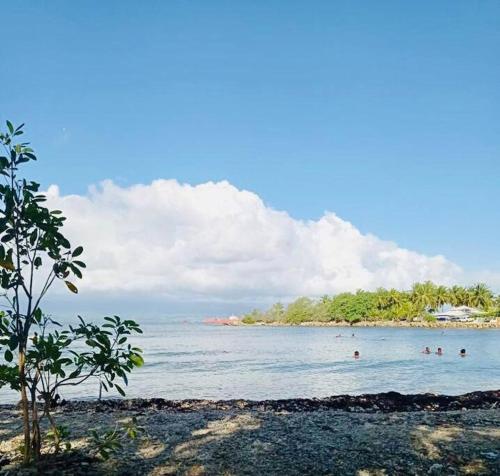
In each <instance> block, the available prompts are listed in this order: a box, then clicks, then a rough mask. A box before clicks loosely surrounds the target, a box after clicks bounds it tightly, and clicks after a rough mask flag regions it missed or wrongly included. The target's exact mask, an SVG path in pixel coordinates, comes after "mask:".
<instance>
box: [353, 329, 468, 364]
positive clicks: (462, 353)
mask: <svg viewBox="0 0 500 476" xmlns="http://www.w3.org/2000/svg"><path fill="white" fill-rule="evenodd" d="M353 336H354V334H353ZM422 354H432V351H431V349H430V347H426V348H425V349H424V350H423V351H422ZM436 355H443V349H442V348H441V347H438V348H437V351H436ZM459 355H460V357H465V356H466V355H467V352H466V351H465V349H460V353H459ZM359 357H360V355H359V350H355V351H354V358H355V359H359Z"/></svg>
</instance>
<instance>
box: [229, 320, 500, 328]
mask: <svg viewBox="0 0 500 476" xmlns="http://www.w3.org/2000/svg"><path fill="white" fill-rule="evenodd" d="M232 325H237V326H242V327H245V326H248V327H254V326H263V327H399V328H401V327H403V328H405V327H407V328H426V329H500V320H498V319H497V320H492V321H490V322H423V321H422V322H421V321H419V322H411V321H360V322H355V323H352V324H351V323H349V322H337V321H328V322H322V321H308V322H301V323H299V324H292V323H288V322H256V323H253V324H246V323H243V322H239V323H235V324H232Z"/></svg>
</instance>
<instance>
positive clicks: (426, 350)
mask: <svg viewBox="0 0 500 476" xmlns="http://www.w3.org/2000/svg"><path fill="white" fill-rule="evenodd" d="M430 353H431V349H429V347H426V348H425V349H424V350H423V351H422V354H430Z"/></svg>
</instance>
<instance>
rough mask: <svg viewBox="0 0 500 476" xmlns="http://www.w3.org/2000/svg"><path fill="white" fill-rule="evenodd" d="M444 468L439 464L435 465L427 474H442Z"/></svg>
mask: <svg viewBox="0 0 500 476" xmlns="http://www.w3.org/2000/svg"><path fill="white" fill-rule="evenodd" d="M443 468H444V466H443V465H442V464H439V463H434V464H433V465H432V466H431V467H430V468H429V470H428V471H427V474H441V473H442V470H443Z"/></svg>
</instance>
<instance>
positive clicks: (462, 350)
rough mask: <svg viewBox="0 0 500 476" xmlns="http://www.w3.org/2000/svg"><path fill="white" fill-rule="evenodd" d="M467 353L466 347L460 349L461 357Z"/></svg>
mask: <svg viewBox="0 0 500 476" xmlns="http://www.w3.org/2000/svg"><path fill="white" fill-rule="evenodd" d="M466 355H467V353H466V352H465V349H460V357H465V356H466Z"/></svg>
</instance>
